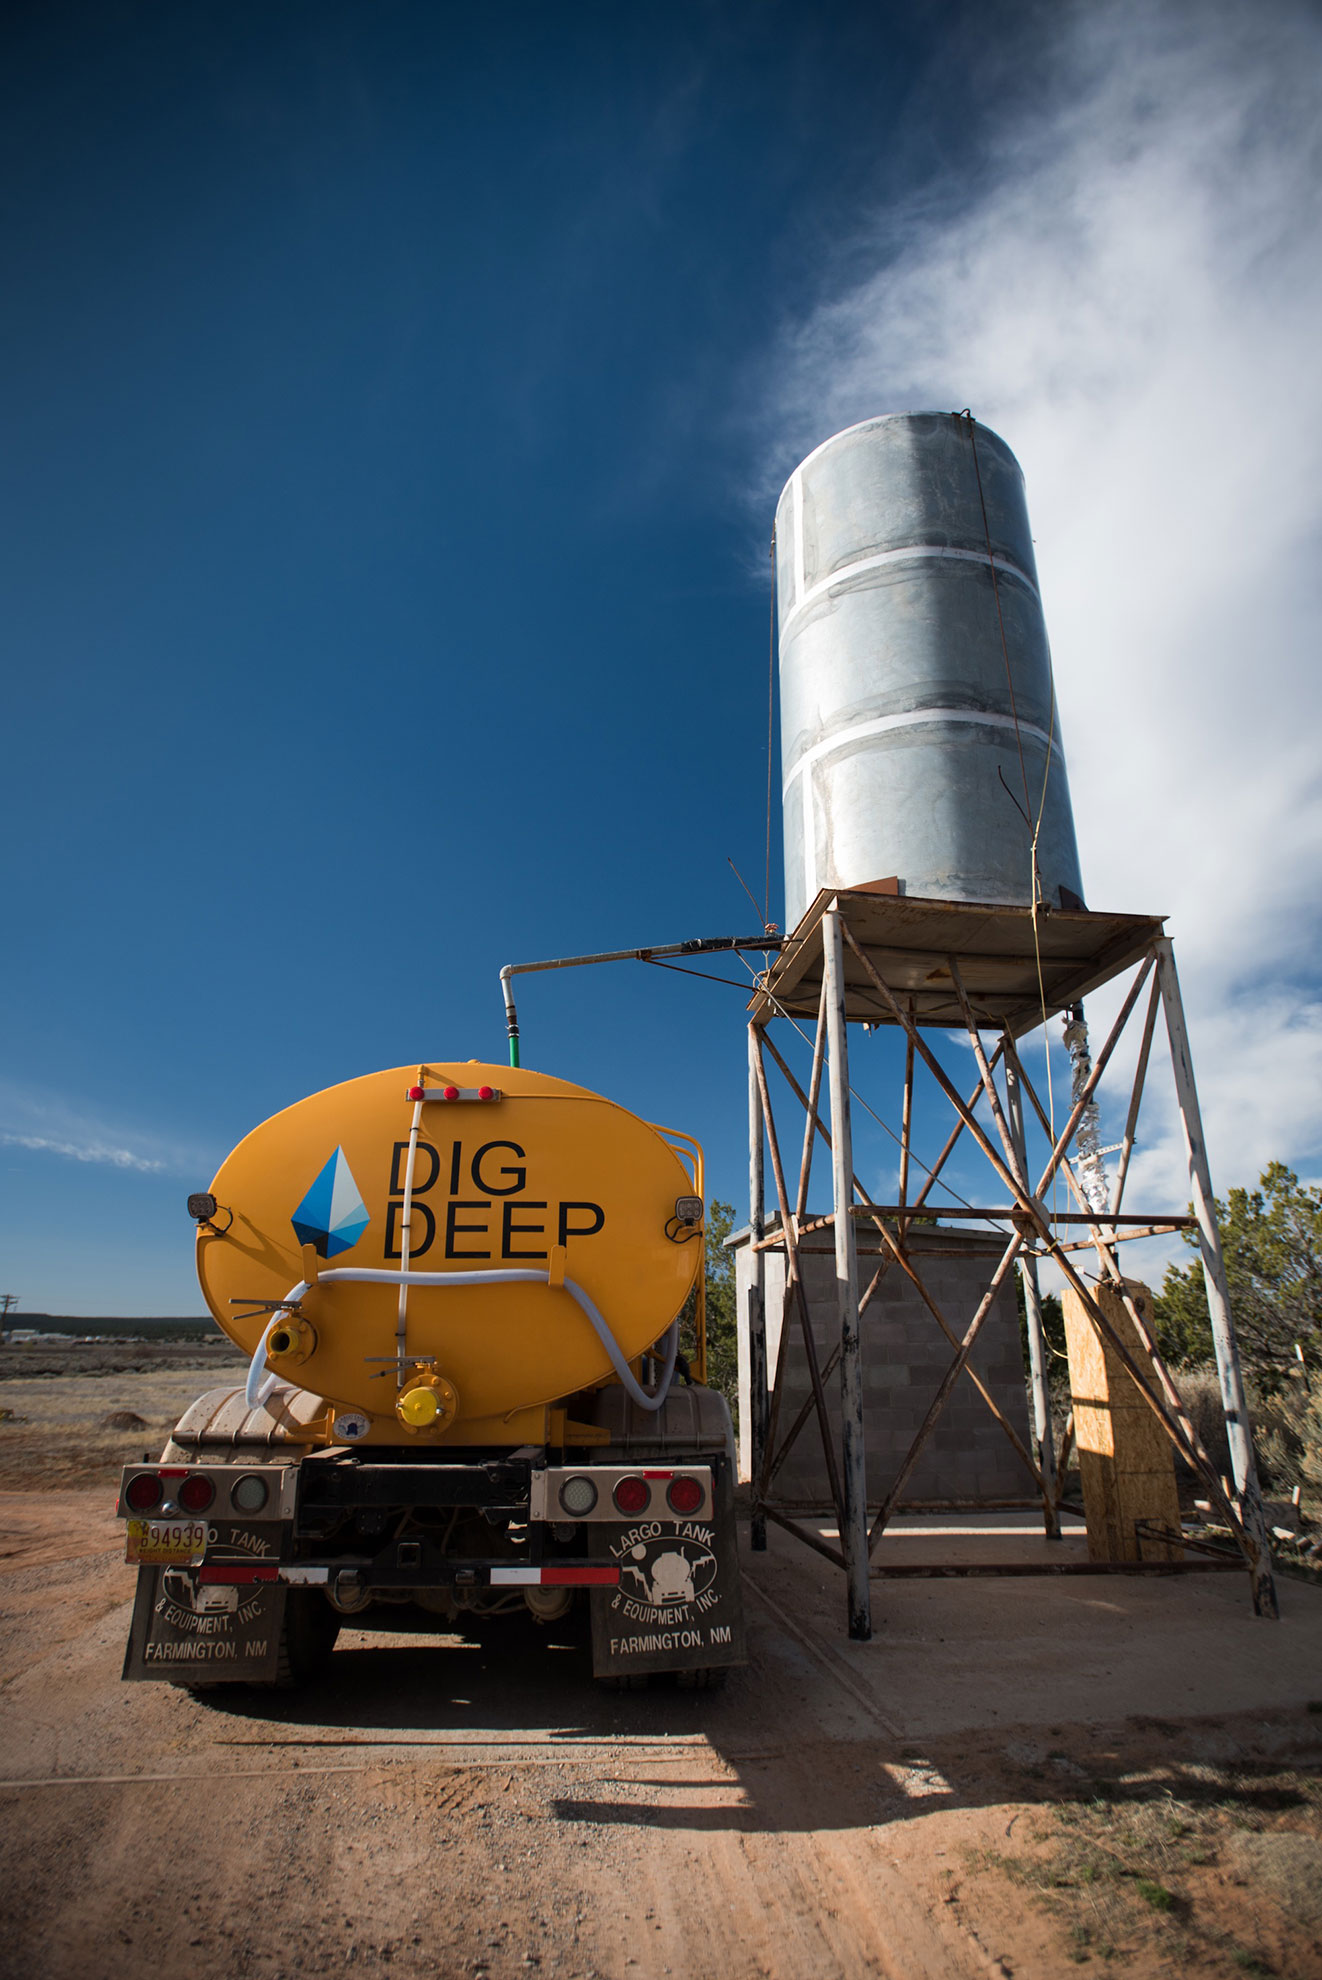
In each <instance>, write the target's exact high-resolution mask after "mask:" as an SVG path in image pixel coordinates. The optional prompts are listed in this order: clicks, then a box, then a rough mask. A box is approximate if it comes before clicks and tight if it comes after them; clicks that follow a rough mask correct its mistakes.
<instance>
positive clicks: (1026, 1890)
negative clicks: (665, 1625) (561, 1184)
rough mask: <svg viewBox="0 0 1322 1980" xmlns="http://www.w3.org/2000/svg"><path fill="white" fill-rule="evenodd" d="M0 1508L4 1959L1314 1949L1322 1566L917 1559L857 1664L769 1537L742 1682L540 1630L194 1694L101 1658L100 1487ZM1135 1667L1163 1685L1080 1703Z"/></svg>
mask: <svg viewBox="0 0 1322 1980" xmlns="http://www.w3.org/2000/svg"><path fill="white" fill-rule="evenodd" d="M0 1536H3V1538H2V1541H0V1612H2V1614H3V1639H2V1641H3V1647H2V1648H0V1776H2V1777H3V1781H4V1783H5V1785H4V1786H3V1787H0V1822H3V1869H2V1871H0V1899H2V1910H0V1971H3V1972H4V1973H5V1974H6V1975H8V1974H14V1975H19V1974H22V1975H24V1976H25V1977H30V1976H34V1975H39V1976H42V1980H47V1977H49V1980H74V1976H77V1980H88V1977H89V1976H95V1980H118V1976H126V1980H127V1976H133V1980H138V1976H141V1975H143V1974H150V1973H156V1972H160V1973H186V1974H188V1975H189V1976H190V1980H194V1977H195V1980H211V1976H220V1975H231V1974H258V1975H262V1976H264V1980H268V1977H269V1980H282V1977H283V1980H295V1976H301V1975H316V1974H327V1973H337V1974H338V1973H341V1972H344V1971H349V1970H353V1971H356V1972H360V1973H362V1972H380V1973H385V1972H387V1971H388V1972H391V1973H396V1974H401V1975H415V1974H416V1975H422V1974H426V1975H429V1976H438V1975H439V1976H450V1975H473V1974H486V1975H488V1976H490V1980H505V1976H510V1975H516V1974H518V1975H526V1974H528V1973H529V1972H542V1973H545V1974H548V1975H550V1974H555V1975H564V1976H566V1980H568V1976H574V1975H581V1976H584V1980H588V1977H589V1976H602V1977H603V1980H632V1976H635V1975H636V1976H637V1980H653V1976H660V1975H663V1974H674V1975H676V1976H696V1980H706V1976H712V1980H745V1976H755V1975H770V1976H776V1980H800V1976H803V1980H807V1976H814V1980H816V1976H828V1975H840V1976H849V1977H850V1980H853V1976H857V1975H871V1974H876V1975H883V1976H888V1980H927V1977H928V1976H931V1980H938V1976H939V1980H947V1976H955V1977H956V1980H963V1976H970V1977H971V1980H972V1977H973V1976H976V1980H984V1977H985V1976H987V1975H989V1974H991V1975H996V1974H1000V1975H1016V1976H1024V1980H1058V1976H1059V1975H1060V1974H1061V1973H1063V1972H1065V1971H1070V1970H1073V1966H1074V1963H1076V1962H1077V1963H1079V1964H1087V1963H1089V1962H1093V1961H1096V1962H1097V1963H1099V1964H1100V1963H1106V1964H1107V1965H1110V1964H1111V1963H1113V1962H1114V1961H1116V1960H1119V1961H1120V1962H1121V1964H1122V1966H1123V1968H1124V1970H1125V1971H1127V1972H1129V1973H1132V1974H1136V1975H1147V1974H1157V1973H1166V1972H1170V1973H1174V1972H1177V1971H1178V1972H1182V1973H1207V1974H1213V1973H1216V1974H1227V1975H1228V1974H1232V1973H1234V1974H1243V1973H1244V1972H1246V1971H1247V1972H1260V1973H1262V1972H1267V1973H1278V1974H1288V1975H1290V1976H1291V1980H1305V1976H1308V1975H1313V1974H1322V1951H1320V1950H1319V1940H1320V1937H1322V1915H1319V1912H1318V1899H1317V1892H1318V1891H1319V1890H1322V1874H1319V1873H1320V1872H1322V1842H1320V1841H1319V1836H1322V1797H1319V1793H1318V1786H1317V1775H1316V1767H1317V1762H1318V1758H1319V1748H1320V1747H1322V1737H1320V1735H1322V1715H1319V1714H1318V1713H1311V1714H1310V1713H1309V1712H1308V1710H1307V1709H1306V1708H1307V1704H1308V1698H1309V1690H1310V1686H1311V1688H1312V1689H1313V1690H1314V1691H1315V1692H1316V1693H1318V1694H1322V1592H1319V1591H1315V1590H1312V1589H1299V1588H1296V1587H1290V1588H1287V1590H1286V1622H1285V1623H1284V1624H1283V1625H1281V1627H1280V1628H1279V1629H1278V1630H1272V1629H1271V1628H1270V1626H1268V1625H1263V1624H1257V1623H1255V1622H1254V1621H1253V1619H1252V1618H1251V1617H1249V1616H1248V1615H1247V1606H1246V1603H1245V1601H1244V1595H1243V1590H1242V1588H1241V1586H1240V1583H1239V1578H1238V1577H1229V1576H1225V1577H1221V1576H1215V1577H1206V1578H1204V1577H1198V1578H1197V1580H1196V1586H1195V1584H1194V1583H1193V1582H1186V1583H1175V1582H1171V1581H1166V1580H1164V1579H1163V1580H1161V1581H1160V1582H1158V1583H1155V1584H1154V1583H1152V1582H1147V1583H1137V1582H1131V1581H1129V1580H1126V1581H1125V1582H1124V1584H1123V1586H1120V1585H1118V1584H1115V1583H1108V1584H1107V1585H1106V1587H1105V1590H1104V1591H1103V1593H1102V1594H1100V1595H1099V1594H1097V1593H1096V1584H1094V1583H1086V1584H1084V1587H1085V1588H1086V1590H1087V1592H1086V1593H1085V1594H1083V1595H1082V1596H1080V1595H1078V1594H1077V1587H1078V1585H1077V1584H1076V1585H1075V1589H1074V1590H1067V1589H1065V1588H1063V1587H1062V1586H1061V1585H1059V1584H1046V1583H1039V1582H1032V1583H1028V1584H1024V1583H1014V1584H1009V1585H1008V1590H1007V1585H1000V1586H996V1585H988V1584H969V1583H958V1584H956V1583H907V1584H904V1583H902V1584H894V1585H892V1587H891V1588H890V1589H889V1590H888V1595H887V1602H888V1609H889V1613H888V1621H887V1624H886V1632H885V1635H884V1636H883V1639H882V1640H880V1641H879V1642H878V1643H876V1644H873V1645H871V1646H866V1647H865V1648H862V1649H860V1650H859V1652H858V1654H857V1655H856V1654H855V1652H854V1650H853V1649H852V1648H851V1647H850V1646H847V1645H844V1644H843V1643H842V1642H841V1640H840V1637H839V1618H838V1616H837V1615H836V1608H837V1607H838V1602H836V1601H834V1600H832V1599H831V1598H832V1596H833V1595H835V1594H837V1593H838V1591H836V1590H834V1588H830V1587H827V1586H826V1585H825V1583H824V1581H823V1579H822V1578H820V1577H819V1576H818V1574H817V1572H816V1566H815V1563H813V1562H812V1558H811V1557H810V1556H807V1555H805V1554H804V1553H803V1552H802V1550H801V1549H794V1548H793V1547H792V1546H791V1544H790V1543H788V1542H786V1543H784V1544H783V1545H782V1546H781V1547H780V1548H777V1547H776V1545H775V1543H774V1542H773V1549H772V1552H771V1554H769V1555H767V1556H761V1557H757V1558H756V1559H752V1558H750V1557H748V1556H747V1555H746V1556H745V1566H746V1568H748V1569H749V1570H751V1574H752V1579H751V1580H750V1582H749V1584H748V1611H749V1620H750V1625H751V1629H750V1637H751V1649H752V1658H753V1661H752V1664H751V1666H750V1668H749V1669H748V1670H747V1671H746V1672H744V1673H740V1674H739V1675H738V1676H737V1677H736V1679H735V1680H734V1682H733V1683H732V1685H731V1687H730V1689H729V1690H728V1691H727V1692H726V1693H725V1694H724V1695H718V1696H714V1697H708V1696H704V1695H702V1694H698V1695H693V1694H687V1693H679V1692H675V1691H671V1690H657V1691H652V1692H646V1693H640V1694H626V1695H623V1696H616V1695H611V1694H605V1693H601V1692H599V1691H598V1690H597V1689H596V1688H595V1687H594V1686H593V1684H592V1682H591V1678H590V1670H589V1662H588V1658H587V1655H586V1652H585V1650H584V1648H583V1646H582V1644H581V1643H580V1642H579V1641H578V1640H577V1638H576V1637H575V1636H574V1635H573V1634H572V1633H568V1634H567V1633H565V1632H563V1631H556V1630H552V1631H549V1632H548V1631H545V1630H540V1629H538V1628H537V1627H536V1626H535V1625H533V1624H532V1623H531V1622H529V1623H528V1624H527V1626H526V1627H519V1628H515V1629H511V1628H510V1627H509V1626H508V1625H506V1626H505V1627H504V1628H503V1629H501V1630H499V1631H498V1630H497V1629H496V1628H494V1627H492V1628H490V1629H489V1631H488V1633H486V1634H485V1635H483V1634H473V1635H470V1636H467V1637H456V1636H445V1637H441V1636H437V1635H433V1634H428V1635H425V1636H424V1635H421V1634H411V1633H409V1632H407V1631H400V1632H395V1633H392V1634H389V1635H381V1634H378V1633H369V1632H365V1631H353V1632H346V1633H345V1634H344V1635H343V1636H342V1637H341V1640H340V1646H339V1648H338V1649H337V1650H336V1653H335V1656H334V1659H333V1662H332V1667H331V1675H330V1676H329V1678H328V1679H327V1680H326V1681H325V1682H323V1683H322V1684H320V1685H319V1686H317V1687H316V1688H315V1689H313V1690H311V1691H309V1692H307V1693H305V1694H301V1695H297V1696H284V1695H272V1694H261V1693H257V1692H250V1691H240V1690H237V1689H235V1690H233V1691H224V1690H222V1691H220V1692H218V1693H216V1694H212V1696H213V1697H214V1699H215V1702H214V1703H204V1702H203V1701H202V1700H200V1699H194V1698H192V1697H190V1696H189V1695H187V1694H185V1693H182V1692H178V1691H175V1690H172V1689H170V1688H169V1687H166V1686H157V1685H133V1686H129V1685H123V1684H121V1683H120V1681H119V1669H120V1662H121V1659H122V1654H123V1644H124V1638H125V1633H126V1628H127V1619H128V1599H129V1595H130V1592H131V1574H130V1572H129V1571H128V1570H126V1569H125V1568H124V1567H123V1566H122V1565H121V1564H120V1561H119V1559H118V1554H119V1533H118V1531H117V1528H116V1523H115V1522H114V1520H113V1519H111V1518H110V1517H109V1515H108V1511H107V1496H106V1494H105V1493H104V1492H103V1491H87V1490H80V1491H67V1492H62V1493H40V1494H36V1493H33V1494H23V1493H5V1494H0ZM1026 1588H1027V1589H1030V1590H1033V1591H1036V1592H1035V1593H1033V1594H1030V1595H1025V1592H1024V1591H1025V1589H1026ZM1163 1601H1164V1602H1165V1604H1166V1608H1165V1610H1163V1609H1162V1603H1163ZM1163 1616H1164V1617H1165V1627H1166V1635H1165V1637H1164V1639H1162V1640H1161V1641H1160V1642H1159V1641H1158V1640H1157V1636H1158V1634H1159V1632H1158V1630H1157V1624H1158V1623H1159V1622H1160V1621H1161V1618H1162V1617H1163ZM887 1637H888V1638H889V1640H888V1641H887V1640H886V1638H887ZM1030 1642H1031V1644H1032V1646H1033V1647H1032V1651H1031V1655H1029V1654H1028V1653H1027V1652H1026V1651H1025V1649H1024V1645H1025V1643H1030ZM1209 1643H1211V1644H1215V1643H1223V1644H1224V1645H1226V1646H1228V1647H1227V1648H1226V1652H1225V1656H1224V1657H1223V1658H1222V1659H1221V1663H1222V1665H1223V1667H1224V1668H1222V1669H1221V1670H1220V1671H1219V1674H1218V1676H1217V1681H1216V1684H1213V1682H1212V1679H1211V1677H1209V1675H1208V1671H1207V1665H1208V1655H1207V1645H1208V1644H1209ZM1026 1656H1027V1657H1028V1661H1027V1662H1026V1661H1025V1658H1026ZM1126 1657H1128V1658H1129V1659H1130V1662H1131V1667H1132V1668H1131V1676H1130V1679H1129V1680H1128V1681H1126V1679H1125V1671H1124V1660H1125V1658H1126ZM1016 1660H1017V1661H1016ZM1053 1660H1054V1662H1053ZM1112 1666H1114V1671H1115V1677H1114V1680H1113V1681H1114V1683H1115V1684H1116V1685H1117V1686H1118V1687H1119V1688H1118V1689H1117V1690H1116V1692H1115V1694H1114V1695H1116V1696H1123V1695H1124V1694H1125V1692H1126V1691H1128V1693H1129V1694H1130V1696H1131V1702H1132V1695H1133V1691H1134V1677H1133V1673H1137V1681H1138V1682H1139V1683H1140V1684H1141V1686H1142V1688H1143V1690H1144V1692H1145V1694H1146V1698H1147V1702H1148V1705H1149V1710H1150V1711H1156V1710H1161V1711H1163V1712H1169V1713H1170V1714H1171V1716H1170V1717H1163V1718H1162V1719H1161V1720H1160V1721H1154V1720H1153V1719H1152V1718H1151V1717H1148V1718H1138V1719H1136V1718H1134V1717H1132V1716H1131V1717H1128V1718H1126V1717H1125V1715H1124V1714H1123V1712H1122V1713H1121V1714H1119V1715H1115V1716H1112V1717H1111V1718H1109V1719H1107V1718H1105V1717H1104V1716H1103V1717H1101V1718H1098V1717H1092V1716H1089V1715H1087V1714H1085V1713H1081V1712H1080V1711H1079V1710H1078V1704H1079V1700H1080V1698H1083V1697H1087V1696H1097V1697H1100V1698H1101V1700H1102V1704H1103V1709H1104V1712H1106V1711H1109V1710H1110V1707H1111V1697H1112V1694H1111V1692H1109V1691H1108V1683H1107V1678H1106V1673H1107V1672H1108V1671H1110V1670H1111V1668H1112ZM1053 1669H1054V1670H1055V1673H1056V1676H1055V1680H1054V1689H1053V1688H1052V1682H1051V1681H1050V1673H1051V1671H1052V1670H1053ZM1090 1670H1092V1671H1093V1672H1094V1675H1095V1682H1093V1683H1091V1684H1090V1683H1089V1682H1088V1673H1089V1671H1090ZM1163 1671H1164V1672H1165V1673H1166V1675H1165V1677H1164V1678H1163V1677H1162V1672H1163ZM1255 1673H1256V1675H1255ZM1163 1684H1164V1685H1165V1690H1163V1689H1162V1686H1163ZM1117 1865H1118V1866H1119V1867H1116V1866H1117ZM1099 1866H1100V1867H1099ZM1145 1886H1146V1887H1150V1891H1149V1895H1148V1896H1146V1897H1145V1896H1144V1894H1143V1893H1144V1887H1145ZM1151 1893H1164V1894H1165V1895H1164V1897H1161V1896H1154V1895H1152V1894H1151Z"/></svg>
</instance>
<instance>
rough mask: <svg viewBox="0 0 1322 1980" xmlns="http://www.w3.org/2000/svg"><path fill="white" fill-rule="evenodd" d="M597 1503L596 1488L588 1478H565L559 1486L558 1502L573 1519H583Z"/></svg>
mask: <svg viewBox="0 0 1322 1980" xmlns="http://www.w3.org/2000/svg"><path fill="white" fill-rule="evenodd" d="M596 1503H597V1488H596V1486H595V1485H594V1484H593V1482H592V1480H591V1479H590V1478H584V1477H582V1476H578V1477H575V1478H566V1480H565V1482H564V1484H563V1485H562V1486H561V1487H560V1504H561V1505H562V1506H563V1507H564V1509H565V1511H566V1512H567V1513H570V1514H572V1516H573V1517H574V1518H575V1519H585V1518H586V1517H587V1515H588V1514H589V1513H590V1512H591V1511H592V1508H593V1507H594V1506H595V1505H596Z"/></svg>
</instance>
